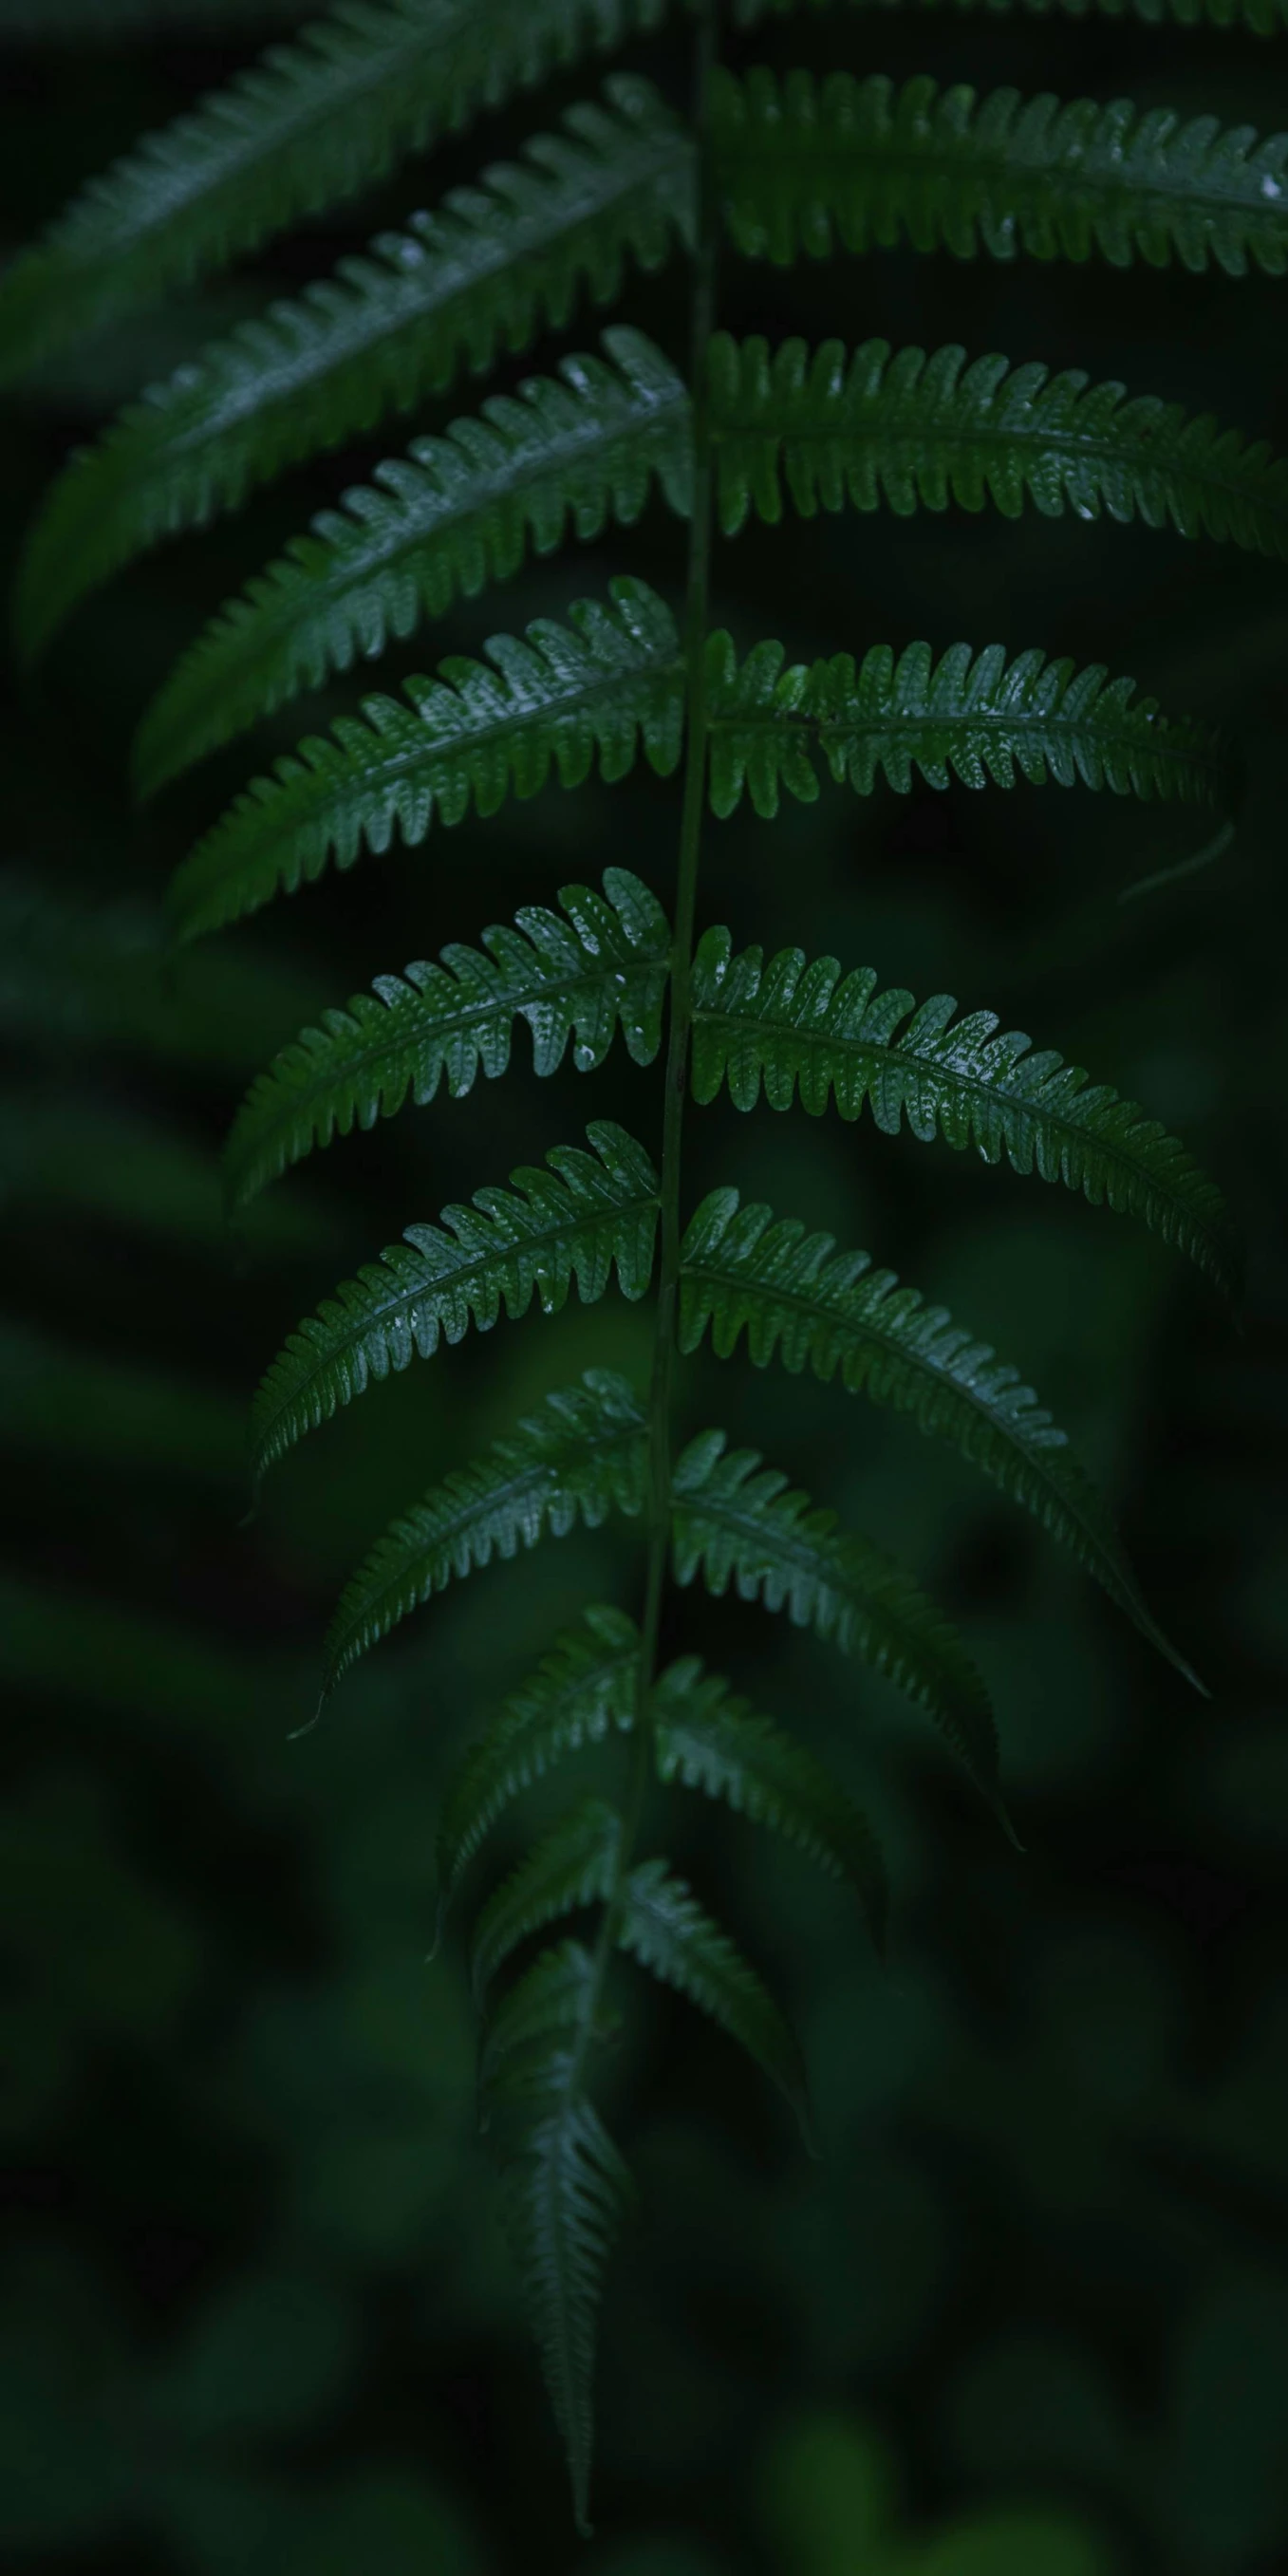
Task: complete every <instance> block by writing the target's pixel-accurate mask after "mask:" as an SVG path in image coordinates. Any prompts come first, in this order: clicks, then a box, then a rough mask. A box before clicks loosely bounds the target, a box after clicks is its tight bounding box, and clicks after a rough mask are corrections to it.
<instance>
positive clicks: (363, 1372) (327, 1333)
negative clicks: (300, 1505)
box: [251, 1119, 658, 1476]
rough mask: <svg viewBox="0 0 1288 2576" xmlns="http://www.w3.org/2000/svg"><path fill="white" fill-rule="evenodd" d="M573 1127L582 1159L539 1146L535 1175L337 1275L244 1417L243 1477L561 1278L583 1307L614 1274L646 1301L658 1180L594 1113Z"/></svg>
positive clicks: (524, 1306) (559, 1286)
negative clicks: (247, 1440)
mask: <svg viewBox="0 0 1288 2576" xmlns="http://www.w3.org/2000/svg"><path fill="white" fill-rule="evenodd" d="M586 1132H587V1136H588V1138H589V1141H590V1143H591V1145H592V1146H593V1148H594V1151H593V1153H591V1154H585V1153H582V1152H581V1150H580V1148H579V1147H577V1146H575V1145H572V1146H570V1145H555V1146H552V1147H551V1149H550V1151H549V1153H548V1154H547V1155H546V1162H547V1164H548V1166H549V1169H548V1170H547V1171H544V1172H542V1171H535V1170H528V1169H525V1170H522V1171H518V1172H512V1173H511V1175H510V1178H511V1184H512V1186H511V1188H510V1189H508V1190H498V1189H489V1190H476V1191H475V1193H474V1204H473V1206H472V1207H468V1208H464V1207H454V1208H444V1210H443V1219H442V1226H441V1227H439V1226H434V1225H409V1226H407V1227H405V1228H404V1230H403V1239H402V1243H401V1244H395V1245H393V1246H392V1247H391V1249H390V1250H389V1251H387V1252H382V1254H381V1256H380V1259H381V1264H382V1267H381V1268H380V1269H377V1268H375V1266H374V1265H369V1266H368V1267H367V1268H366V1269H365V1270H362V1271H360V1272H359V1274H358V1277H357V1278H356V1279H346V1280H344V1281H342V1283H341V1285H340V1286H339V1287H338V1288H337V1290H336V1292H335V1295H334V1297H333V1298H328V1300H327V1302H326V1303H325V1305H323V1306H322V1307H321V1308H320V1309H319V1312H318V1313H317V1314H316V1315H311V1316H310V1317H309V1318H308V1320H307V1322H305V1323H303V1324H301V1325H300V1327H299V1329H298V1330H297V1331H296V1332H294V1333H292V1335H291V1337H290V1339H289V1341H288V1342H287V1344H286V1347H285V1349H284V1350H283V1351H282V1352H281V1353H280V1355H279V1357H278V1358H277V1359H276V1360H274V1362H273V1365H272V1367H271V1369H270V1370H269V1372H268V1375H267V1377H266V1378H265V1379H264V1382H263V1385H262V1386H261V1388H260V1390H259V1393H258V1395H257V1397H256V1399H255V1403H254V1407H253V1409H252V1413H251V1442H252V1449H253V1457H254V1469H255V1474H256V1476H260V1475H262V1474H263V1471H264V1469H265V1468H266V1467H269V1466H271V1465H272V1463H273V1461H274V1459H276V1458H280V1457H282V1456H283V1455H284V1454H285V1452H286V1450H288V1449H289V1448H291V1447H292V1446H293V1444H294V1442H295V1441H297V1440H299V1439H302V1437H303V1435H304V1433H305V1432H306V1431H313V1430H316V1428H317V1426H318V1424H319V1423H322V1422H329V1421H330V1419H331V1416H332V1414H333V1413H335V1412H336V1411H338V1409H339V1407H340V1406H341V1405H343V1404H351V1403H352V1401H353V1399H354V1397H355V1396H357V1395H361V1394H362V1392H363V1390H364V1388H366V1387H367V1386H369V1385H370V1384H371V1382H372V1380H373V1379H377V1378H383V1377H388V1376H389V1374H390V1373H391V1371H396V1370H398V1369H405V1368H407V1367H409V1366H410V1364H411V1361H412V1360H413V1359H414V1358H419V1359H423V1360H426V1359H432V1357H433V1355H434V1353H435V1351H436V1350H437V1348H438V1345H439V1341H440V1339H442V1340H444V1341H446V1342H449V1343H451V1342H459V1340H460V1339H461V1336H462V1334H463V1333H467V1332H468V1331H469V1328H470V1326H471V1324H473V1325H475V1326H476V1327H477V1329H478V1331H479V1332H481V1333H486V1332H488V1331H490V1330H491V1327H492V1326H493V1324H495V1323H496V1321H497V1318H498V1316H500V1315H501V1314H503V1313H504V1314H506V1315H508V1316H509V1317H510V1318H511V1320H512V1321H513V1320H515V1319H517V1318H518V1317H520V1316H522V1315H526V1313H527V1311H528V1308H529V1307H530V1305H531V1304H532V1300H533V1298H534V1297H538V1298H539V1299H540V1303H541V1311H542V1313H543V1315H556V1314H558V1312H559V1310H560V1308H561V1307H562V1306H563V1305H564V1304H565V1302H566V1300H567V1298H568V1294H569V1291H570V1290H571V1288H572V1287H573V1284H574V1282H575V1284H576V1288H577V1294H578V1296H579V1297H580V1298H581V1301H582V1303H583V1305H586V1306H591V1305H594V1304H595V1302H596V1300H597V1299H598V1298H600V1297H602V1296H603V1294H604V1291H605V1289H606V1288H607V1286H608V1283H609V1280H610V1278H611V1276H612V1274H613V1272H614V1271H616V1273H617V1283H618V1286H619V1287H620V1289H621V1292H622V1295H623V1296H624V1297H630V1298H640V1297H643V1296H644V1295H645V1294H646V1292H647V1289H648V1286H649V1281H650V1279H651V1277H652V1272H653V1243H654V1236H655V1234H656V1231H657V1218H658V1180H657V1174H656V1172H655V1171H654V1169H653V1166H652V1164H651V1163H650V1161H649V1158H648V1156H647V1154H646V1153H645V1152H644V1150H643V1148H642V1146H639V1145H637V1144H636V1143H635V1141H634V1139H633V1138H632V1137H630V1136H628V1135H627V1134H626V1132H625V1129H624V1128H621V1127H614V1126H613V1125H611V1124H610V1122H609V1121H607V1120H605V1119H597V1120H596V1121H595V1122H594V1123H593V1124H592V1125H591V1126H590V1127H589V1128H588V1129H587V1131H586Z"/></svg>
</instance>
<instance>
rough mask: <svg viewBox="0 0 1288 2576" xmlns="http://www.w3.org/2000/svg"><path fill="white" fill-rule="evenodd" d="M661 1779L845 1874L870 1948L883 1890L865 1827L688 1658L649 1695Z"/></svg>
mask: <svg viewBox="0 0 1288 2576" xmlns="http://www.w3.org/2000/svg"><path fill="white" fill-rule="evenodd" d="M653 1706H654V1720H655V1724H656V1728H657V1769H658V1777H659V1779H661V1780H664V1781H667V1782H672V1781H678V1782H680V1783H681V1784H682V1785H683V1787H685V1788H686V1789H701V1790H703V1791H704V1792H705V1794H706V1796H707V1797H708V1798H723V1799H724V1801H725V1803H726V1805H728V1806H730V1807H732V1808H733V1809H734V1810H735V1812H736V1813H737V1814H739V1815H744V1816H748V1817H750V1819H751V1822H752V1823H753V1824H757V1825H766V1826H768V1827H769V1828H770V1829H771V1830H772V1831H773V1832H775V1833H779V1834H782V1835H783V1836H784V1837H785V1839H786V1840H787V1841H788V1842H792V1843H795V1844H797V1845H798V1847H799V1849H800V1850H802V1851H804V1852H807V1853H808V1854H809V1857H810V1859H811V1860H813V1861H815V1862H817V1864H818V1866H819V1868H820V1869H823V1870H826V1871H827V1872H828V1874H829V1876H831V1877H833V1878H844V1879H848V1881H849V1883H850V1885H851V1886H852V1887H853V1888H854V1890H855V1893H856V1894H857V1896H858V1898H859V1901H860V1903H861V1904H862V1906H863V1909H864V1912H865V1914H866V1915H867V1918H868V1923H869V1926H870V1928H871V1932H872V1937H873V1940H874V1941H875V1943H876V1946H877V1948H878V1949H880V1948H881V1947H882V1946H883V1944H884V1939H885V1926H886V1917H887V1913H888V1911H889V1889H888V1886H887V1882H886V1874H885V1867H884V1864H883V1862H882V1859H881V1853H880V1850H879V1848H878V1846H877V1843H876V1841H875V1839H874V1837H873V1835H872V1832H871V1829H870V1827H869V1826H868V1825H867V1823H866V1822H865V1820H864V1818H863V1817H862V1816H861V1815H860V1814H859V1812H858V1810H857V1808H856V1807H854V1806H852V1805H851V1803H850V1800H849V1799H848V1798H847V1797H846V1796H845V1793H844V1791H843V1790H841V1789H839V1788H838V1787H837V1785H836V1782H835V1781H834V1780H833V1779H832V1778H831V1777H830V1775H829V1773H828V1772H826V1771H825V1770H824V1768H823V1765H822V1763H821V1762H816V1761H815V1759H814V1756H813V1754H812V1753H808V1752H807V1751H806V1749H805V1747H804V1746H803V1745H801V1744H797V1743H795V1742H794V1740H793V1738H792V1737H791V1736H790V1735H785V1734H784V1733H783V1731H782V1729H781V1727H777V1726H774V1725H773V1724H772V1723H771V1721H770V1719H769V1718H767V1717H756V1716H754V1715H753V1714H752V1711H751V1708H750V1706H749V1703H748V1702H747V1701H746V1700H745V1699H736V1698H735V1697H734V1695H733V1693H732V1692H731V1691H730V1688H729V1685H728V1683H727V1682H725V1681H722V1680H721V1679H720V1677H719V1675H718V1674H716V1673H704V1672H703V1669H702V1665H701V1663H700V1662H699V1660H698V1658H697V1656H696V1655H687V1656H685V1657H683V1658H682V1659H681V1660H680V1661H679V1662H678V1663H674V1664H672V1665H670V1667H669V1668H668V1670H667V1671H666V1672H664V1673H662V1674H661V1675H660V1676H659V1679H658V1683H657V1687H656V1691H655V1694H654V1703H653Z"/></svg>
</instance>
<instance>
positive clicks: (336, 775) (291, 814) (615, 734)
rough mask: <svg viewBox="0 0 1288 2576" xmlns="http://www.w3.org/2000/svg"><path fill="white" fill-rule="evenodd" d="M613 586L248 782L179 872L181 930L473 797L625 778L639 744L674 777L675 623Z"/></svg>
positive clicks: (213, 921)
mask: <svg viewBox="0 0 1288 2576" xmlns="http://www.w3.org/2000/svg"><path fill="white" fill-rule="evenodd" d="M609 596H610V602H611V605H610V606H609V607H607V608H604V607H601V606H600V604H599V602H598V601H596V600H578V601H576V602H575V603H574V605H573V607H572V608H571V609H570V610H569V617H570V619H571V624H570V625H569V626H560V625H558V624H556V622H555V621H554V619H552V618H545V617H543V618H538V619H536V620H534V622H533V624H532V625H531V626H530V627H529V629H528V634H527V639H526V641H525V642H520V641H519V640H518V638H517V637H515V636H509V635H501V636H494V637H493V638H492V640H491V642H490V644H489V647H488V653H489V661H490V665H491V667H490V668H489V667H487V666H486V665H484V664H483V663H480V662H467V661H464V660H458V659H453V660H452V661H449V662H445V663H443V664H442V665H441V676H440V677H439V678H438V679H437V680H408V681H407V683H406V686H405V689H404V695H403V699H402V700H397V699H394V698H368V699H367V700H366V701H365V702H364V715H365V722H364V723H358V722H356V721H355V720H354V719H352V718H350V717H342V718H341V719H340V721H339V723H338V724H336V725H335V726H334V727H333V728H332V732H331V734H330V736H329V737H328V738H327V739H326V740H322V739H319V738H316V737H315V738H313V739H312V740H310V741H307V742H303V743H301V745H300V748H299V753H298V755H297V757H296V758H295V759H293V760H279V761H278V763H277V767H276V774H275V776H274V777H273V778H271V779H266V778H258V779H255V780H254V781H253V782H252V784H251V786H250V787H249V788H248V789H247V791H246V793H245V795H244V796H242V797H241V798H239V800H238V802H237V803H236V804H235V805H234V806H232V807H231V808H230V810H229V812H228V813H227V814H226V815H225V816H224V818H223V820H222V822H219V823H217V824H216V825H215V827H214V829H213V830H212V831H211V832H209V833H208V834H207V836H206V838H205V840H204V841H201V842H199V843H198V845H197V848H196V849H195V850H194V851H193V852H192V853H191V855H190V856H189V857H188V858H187V859H186V860H185V861H184V864H183V866H182V867H181V868H180V870H179V872H178V875H177V876H176V878H175V880H174V885H173V888H172V908H173V913H174V920H175V926H176V928H177V930H178V931H179V934H180V936H181V937H182V938H193V937H195V936H196V935H197V934H198V933H199V932H201V931H205V930H215V929H218V928H219V926H220V925H221V924H222V923H224V922H228V921H234V920H236V919H237V918H238V917H239V916H240V915H241V914H243V913H247V912H254V911H257V910H258V908H259V906H260V905H261V904H265V903H268V902H269V901H271V899H272V897H273V895H274V894H276V893H277V892H278V891H279V890H281V891H283V892H285V893H288V894H292V893H294V891H295V889H296V887H297V886H299V885H301V884H307V883H308V882H310V881H311V880H312V879H313V878H315V877H317V876H320V874H321V872H322V870H323V868H324V867H325V866H326V865H327V862H328V860H329V859H332V858H334V861H335V864H336V866H337V867H338V868H351V867H352V866H353V864H354V861H355V859H357V858H358V857H359V855H360V853H361V851H362V850H363V848H364V847H366V848H368V849H371V850H376V851H379V850H385V849H388V847H389V844H390V842H391V841H392V839H393V837H394V833H395V831H397V832H400V833H401V835H402V838H403V840H404V841H405V842H406V843H407V845H408V847H409V848H411V847H414V846H415V844H416V843H417V842H418V841H423V839H424V838H425V835H426V833H427V832H428V830H429V828H430V825H431V823H433V822H434V821H438V822H439V823H447V824H450V823H458V822H459V821H460V819H461V817H462V815H463V814H466V813H468V812H469V810H470V806H471V804H473V805H474V806H475V807H476V808H477V810H478V812H479V813H480V814H494V813H495V812H496V811H497V809H498V807H499V806H501V805H503V804H504V803H505V801H506V798H507V797H508V796H510V795H515V796H520V797H523V796H535V795H537V794H539V792H540V790H541V789H542V788H543V787H544V786H545V784H546V781H547V779H548V778H549V777H550V776H551V774H552V772H553V773H554V775H556V776H557V777H558V780H559V783H560V785H561V786H563V787H580V786H582V785H583V784H584V782H585V780H586V779H587V778H589V777H590V775H591V773H592V770H593V768H594V766H595V760H596V755H598V762H599V773H600V776H601V777H602V778H605V779H609V780H612V779H619V778H625V777H627V776H628V775H629V773H630V771H631V769H632V768H633V766H634V763H635V757H636V752H637V750H638V748H639V744H640V741H641V739H642V741H643V745H644V750H645V753H646V755H647V758H648V760H649V763H650V765H651V767H652V768H653V769H655V770H656V771H657V772H658V774H659V776H661V777H664V778H665V777H667V776H669V774H670V772H671V771H672V770H673V769H674V768H675V766H676V763H677V761H678V760H679V758H680V754H681V750H682V748H683V722H684V685H683V663H682V660H681V657H680V649H679V638H678V636H677V634H676V630H675V622H674V619H673V618H672V616H671V614H670V611H669V609H668V608H667V607H666V606H665V604H664V603H663V601H662V600H660V599H659V598H657V596H656V594H655V593H654V592H653V591H651V590H650V589H649V588H648V585H647V584H646V583H645V582H642V581H637V580H636V579H634V578H633V577H632V576H628V575H623V576H622V577H621V578H620V579H619V580H617V581H614V582H613V583H612V585H611V589H610V594H609Z"/></svg>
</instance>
